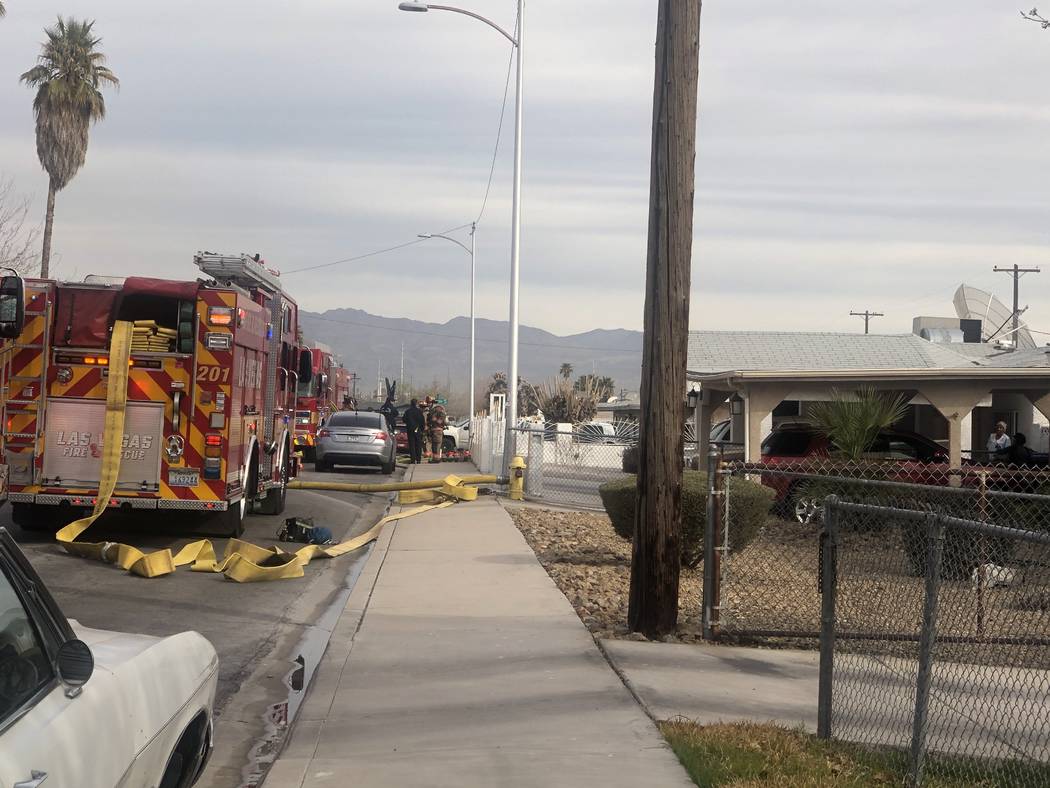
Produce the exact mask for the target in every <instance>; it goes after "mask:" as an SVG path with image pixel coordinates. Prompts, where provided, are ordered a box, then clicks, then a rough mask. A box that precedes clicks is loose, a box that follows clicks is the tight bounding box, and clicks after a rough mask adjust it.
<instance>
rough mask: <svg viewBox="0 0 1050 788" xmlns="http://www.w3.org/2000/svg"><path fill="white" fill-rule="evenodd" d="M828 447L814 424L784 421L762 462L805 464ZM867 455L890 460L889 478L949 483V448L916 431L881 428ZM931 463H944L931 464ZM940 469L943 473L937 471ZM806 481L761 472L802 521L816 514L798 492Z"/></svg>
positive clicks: (784, 504) (825, 453) (764, 450)
mask: <svg viewBox="0 0 1050 788" xmlns="http://www.w3.org/2000/svg"><path fill="white" fill-rule="evenodd" d="M829 449H830V442H829V441H828V438H827V436H826V435H823V434H822V433H820V432H819V431H818V430H817V429H816V428H814V427H812V426H811V425H809V424H785V425H781V426H780V427H777V428H776V429H775V430H773V432H771V433H770V434H769V435H768V436H767V437H766V439H765V440H764V441H762V464H763V465H774V466H775V465H784V466H789V465H794V464H803V463H806V462H807V461H812V460H815V459H819V458H822V457H829V456H830V450H829ZM865 459H868V460H874V461H879V462H886V463H888V464H891V466H892V470H891V472H890V473H889V474H888V475H887V477H886V479H887V480H892V481H900V482H909V483H912V484H947V480H948V476H947V470H948V452H947V450H946V449H945V448H944V447H943V446H941V445H940V444H938V443H935V442H934V441H932V440H930V439H929V438H925V437H923V436H922V435H919V434H918V433H915V432H909V431H907V430H896V429H886V430H882V431H881V432H879V435H878V437H877V438H876V439H875V441H874V443H872V445H871V448H870V449H869V450H868V451H867V452H866V458H865ZM931 465H932V466H941V467H940V468H937V467H934V468H931V467H930V466H931ZM941 469H943V471H944V473H940V472H938V471H940V470H941ZM785 470H787V468H785ZM800 470H802V469H800ZM803 481H804V480H802V479H798V478H793V477H790V476H781V475H779V474H774V473H769V474H762V483H763V484H765V485H766V486H768V487H772V488H773V489H774V490H775V491H776V494H777V497H776V503H777V505H778V506H780V508H782V509H787V510H788V511H790V512H792V513H793V514H794V516H795V518H796V519H798V520H799V521H800V522H809V521H810V520H811V519H812V518H813V516H814V514H815V503H814V502H813V501H810V500H808V499H806V498H805V497H804V495H801V494H799V493H801V492H802V491H803V490H804V485H803V484H800V482H803Z"/></svg>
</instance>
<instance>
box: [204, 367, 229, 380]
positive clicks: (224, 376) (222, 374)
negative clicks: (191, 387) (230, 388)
mask: <svg viewBox="0 0 1050 788" xmlns="http://www.w3.org/2000/svg"><path fill="white" fill-rule="evenodd" d="M220 381H222V382H223V383H229V382H230V368H229V367H213V366H209V365H208V364H198V365H197V382H198V383H218V382H220Z"/></svg>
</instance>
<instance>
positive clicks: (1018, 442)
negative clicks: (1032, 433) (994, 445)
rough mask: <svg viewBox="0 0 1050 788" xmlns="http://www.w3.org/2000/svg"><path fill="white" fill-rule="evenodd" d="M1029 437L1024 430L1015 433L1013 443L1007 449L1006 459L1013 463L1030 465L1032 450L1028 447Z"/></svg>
mask: <svg viewBox="0 0 1050 788" xmlns="http://www.w3.org/2000/svg"><path fill="white" fill-rule="evenodd" d="M1027 443H1028V439H1027V438H1025V436H1024V433H1023V432H1019V433H1017V434H1016V435H1014V440H1013V443H1012V444H1011V445H1010V448H1009V449H1007V450H1006V461H1007V462H1009V463H1010V464H1011V465H1030V464H1031V463H1032V450H1031V449H1029V448H1028V446H1027V445H1025V444H1027Z"/></svg>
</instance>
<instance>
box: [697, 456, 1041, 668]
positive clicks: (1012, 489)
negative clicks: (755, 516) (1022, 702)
mask: <svg viewBox="0 0 1050 788" xmlns="http://www.w3.org/2000/svg"><path fill="white" fill-rule="evenodd" d="M720 476H723V477H725V476H728V477H736V478H742V479H748V480H750V481H751V482H753V483H755V484H763V485H765V486H767V487H769V488H771V489H772V490H773V491H774V493H775V495H776V501H775V505H774V508H773V510H772V511H771V512H770V514H769V516H768V518H767V520H766V523H765V525H764V527H762V528H761V529H759V530H758V531H757V532H756V531H755V529H754V527H753V524H752V523H750V522H745V520H744V518H743V517H741V516H738V513H737V512H736V511H734V506H733V496H732V494H727V495H726V496H725V500H724V508H723V516H722V518H721V522H722V523H724V528H721V527H720V531H719V533H718V535H717V538H716V539H715V545H716V555H715V558H716V559H718V563H719V565H720V566H719V572H718V580H719V583H718V590H719V594H720V595H719V599H718V606H717V609H716V610H715V616H716V620H717V623H718V631H719V634H720V636H721V637H722V638H724V639H726V638H728V639H733V640H737V641H740V642H759V643H764V644H770V645H799V646H802V647H810V648H811V647H813V645H814V644H813V641H814V639H816V638H817V637H819V630H820V595H819V593H818V590H817V589H818V585H819V565H818V552H819V551H818V549H817V547H818V543H819V537H820V530H821V520H822V516H821V513H822V504H823V501H824V499H825V498H826V497H827V496H828V495H836V496H838V498H839V499H840V500H842V501H846V502H853V503H862V504H868V505H873V506H889V507H893V508H898V509H907V510H912V511H918V512H932V513H935V514H938V513H939V514H944V515H946V516H950V517H957V518H961V519H968V520H972V521H975V522H984V523H989V524H996V525H1002V526H1008V527H1012V528H1019V529H1024V530H1033V531H1038V532H1048V531H1050V495H1048V494H1047V493H1048V492H1050V472H1048V471H1047V469H1046V468H1011V467H1004V466H999V467H978V466H971V467H967V468H963V469H955V470H952V471H949V470H948V469H947V467H946V466H942V465H936V464H931V465H926V466H924V465H919V464H911V465H907V464H902V463H847V462H836V461H831V460H826V459H825V460H821V461H809V462H804V463H803V462H794V463H777V464H772V463H770V464H756V463H743V462H734V463H726V464H724V465H723V466H722V473H721V474H720ZM847 519H849V518H847ZM875 525H876V524H875V523H874V522H872V521H867V522H866V523H859V524H858V525H857V527H851V528H843V529H842V533H841V534H840V539H841V540H842V541H843V544H844V545H845V546H847V547H848V549H849V550H850V551H851V552H852V554H855V555H858V556H863V557H864V558H865V560H867V561H868V564H869V566H870V567H871V572H870V573H869V574H868V575H867V576H866V577H864V578H862V577H861V576H859V575H858V576H857V577H856V578H855V581H854V582H855V583H856V585H857V593H858V594H860V596H861V598H862V599H870V598H872V597H878V596H879V595H881V594H882V593H883V592H884V591H885V590H886V589H889V588H893V587H895V584H899V583H901V582H909V583H915V582H917V580H916V578H919V577H922V575H923V574H924V571H925V557H924V542H923V541H922V539H920V538H919V537H918V536H917V535H916V534H915V532H913V531H910V530H908V529H904V528H900V527H897V526H896V525H895V524H894V523H892V522H886V523H882V524H881V525H879V526H878V527H875ZM1007 547H1008V545H1007V544H1005V543H1004V542H1003V541H1002V540H997V539H994V538H981V539H978V538H976V537H975V536H974V535H972V534H971V535H961V536H958V537H957V538H953V540H951V542H950V543H949V544H948V545H947V547H946V548H945V549H946V551H947V552H946V561H947V563H948V564H949V565H950V566H951V572H952V573H953V577H956V578H957V579H958V578H961V579H964V580H965V579H970V578H969V574H970V573H974V572H976V573H977V574H978V575H986V574H991V575H993V576H995V575H996V574H997V573H1006V574H1009V573H1011V572H1013V573H1014V574H1015V575H1018V573H1020V572H1022V571H1023V567H1019V566H1018V565H1017V564H1016V563H1014V560H1013V553H1012V552H1011V551H1010V550H1007ZM1029 574H1030V572H1029ZM982 588H983V586H981V587H978V588H975V589H971V592H970V594H971V596H972V597H974V599H973V600H971V601H972V605H971V607H972V609H973V610H974V615H973V616H972V617H971V618H968V619H966V628H965V631H962V630H961V629H960V632H959V633H958V634H960V635H963V634H965V635H972V636H978V637H984V636H986V635H987V634H988V633H990V632H993V631H994V629H995V627H996V626H997V624H996V622H995V620H994V615H995V613H996V611H995V610H991V609H986V605H985V600H984V591H983V590H982ZM870 609H871V610H872V611H873V612H872V616H871V621H869V622H866V631H868V632H871V633H874V634H879V635H882V636H884V637H886V638H891V637H894V636H898V635H901V634H905V633H906V632H907V627H904V626H903V625H901V624H899V623H897V624H894V622H895V621H896V620H897V619H894V618H893V617H886V616H878V615H875V614H874V608H870ZM961 627H962V621H960V622H959V624H958V628H961Z"/></svg>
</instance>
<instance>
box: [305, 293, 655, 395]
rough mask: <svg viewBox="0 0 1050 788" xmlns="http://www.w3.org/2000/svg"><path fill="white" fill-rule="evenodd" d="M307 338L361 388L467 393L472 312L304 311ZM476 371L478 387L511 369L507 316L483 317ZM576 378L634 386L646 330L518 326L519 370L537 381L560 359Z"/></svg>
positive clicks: (551, 375) (478, 325)
mask: <svg viewBox="0 0 1050 788" xmlns="http://www.w3.org/2000/svg"><path fill="white" fill-rule="evenodd" d="M299 320H300V324H301V325H302V328H303V332H304V333H305V335H306V339H307V341H308V342H314V341H316V342H322V343H324V344H325V345H328V346H329V347H330V348H331V349H332V351H333V352H334V353H335V354H336V355H337V356H338V357H339V358H340V359H341V360H342V362H343V365H344V366H345V367H347V368H348V369H349V370H351V371H352V372H356V373H357V375H358V383H357V385H358V391H359V392H364V391H375V389H376V384H377V381H378V380H379V379H380V378H382V377H388V378H390V379H391V380H394V379H397V378H399V377H400V376H401V354H402V348H403V349H404V379H405V383H407V384H408V385H414V386H417V387H421V386H427V385H429V384H431V383H433V382H437V383H439V384H441V385H442V386H443V387H444V386H447V385H448V384H451V385H450V389H451V392H452V393H456V392H459V393H462V394H465V393H466V391H467V389H468V387H469V380H470V378H469V375H470V319H469V318H466V317H456V318H453V319H452V320H449V321H448V322H447V323H426V322H422V321H419V320H410V319H408V318H396V317H380V316H379V315H373V314H370V313H368V312H365V311H364V310H361V309H330V310H328V311H327V312H324V313H320V314H319V313H317V312H307V311H300V313H299ZM475 332H476V338H477V339H476V343H475V346H476V370H477V372H476V375H477V381H478V387H479V389H481V388H482V387H483V385H484V384H485V382H486V381H488V380H490V379H491V378H492V375H493V373H495V372H505V371H506V369H507V336H508V333H507V322H506V321H499V320H483V319H478V320H476V322H475ZM565 363H568V364H571V365H572V367H573V377H574V378H575V377H577V376H579V375H583V374H592V373H596V374H598V375H603V376H604V375H608V376H609V377H611V378H613V379H614V380H615V381H616V389H617V391H619V390H621V389H623V390H626V391H631V392H634V391H637V390H638V383H639V378H640V375H641V364H642V332H640V331H628V330H626V329H613V330H606V329H595V330H593V331H587V332H585V333H582V334H571V335H569V336H558V335H556V334H552V333H550V332H549V331H544V330H543V329H539V328H533V327H531V326H524V325H523V326H520V327H519V329H518V374H519V375H520V376H521V377H523V378H525V379H526V380H528V381H530V382H532V383H539V382H542V381H544V380H547V379H549V378H554V377H557V376H558V374H559V369H560V368H561V365H562V364H565Z"/></svg>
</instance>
